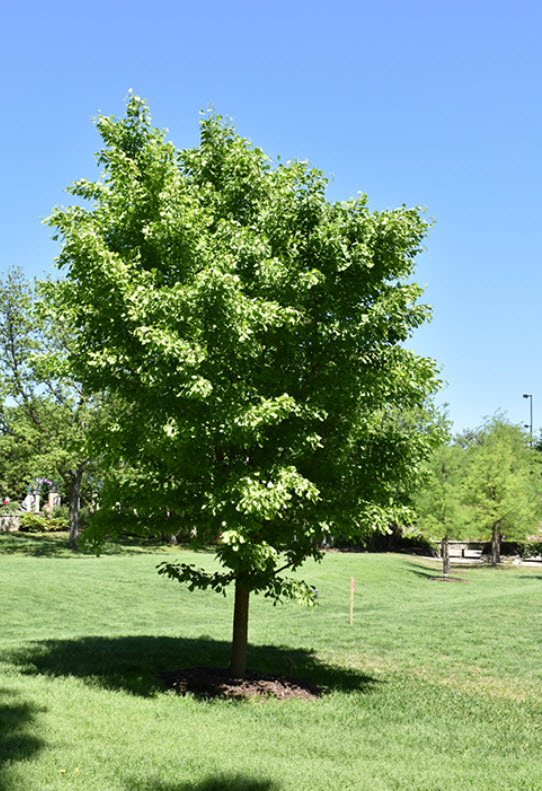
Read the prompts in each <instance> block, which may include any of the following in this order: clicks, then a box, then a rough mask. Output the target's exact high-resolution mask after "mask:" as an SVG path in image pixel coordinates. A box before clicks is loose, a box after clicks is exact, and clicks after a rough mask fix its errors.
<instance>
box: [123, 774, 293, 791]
mask: <svg viewBox="0 0 542 791" xmlns="http://www.w3.org/2000/svg"><path fill="white" fill-rule="evenodd" d="M279 788H280V786H278V785H277V783H275V781H274V780H267V779H261V778H255V777H249V776H248V775H244V774H220V775H211V776H209V777H207V778H206V779H205V780H202V781H200V782H199V783H193V782H188V783H163V782H162V781H161V780H149V781H147V782H146V783H144V785H141V782H140V781H137V782H134V783H133V784H132V783H130V782H129V783H128V785H127V791H279Z"/></svg>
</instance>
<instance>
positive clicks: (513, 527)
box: [466, 416, 542, 565]
mask: <svg viewBox="0 0 542 791" xmlns="http://www.w3.org/2000/svg"><path fill="white" fill-rule="evenodd" d="M468 453H469V469H468V476H467V480H466V487H467V491H468V495H467V496H468V499H469V502H470V503H472V505H473V508H474V512H473V515H474V519H475V522H474V524H475V526H476V529H477V530H478V532H479V534H480V535H481V536H485V537H486V538H487V539H489V540H490V541H491V562H492V563H493V565H496V564H497V563H498V562H499V561H500V545H501V539H502V536H503V534H505V533H506V536H507V538H509V539H512V540H513V539H525V538H526V536H527V535H529V534H531V533H533V534H534V533H536V532H537V531H538V528H539V525H540V518H541V516H542V513H541V507H540V497H541V494H542V492H541V487H540V462H539V454H537V453H536V451H532V450H531V449H530V448H529V447H528V441H527V439H526V437H525V434H524V432H523V431H522V429H520V428H519V427H518V426H514V425H512V424H510V423H508V422H507V421H506V420H504V419H503V418H501V417H499V416H497V417H494V418H491V419H490V420H488V421H486V423H485V424H484V425H483V426H482V428H481V429H479V430H478V431H477V432H476V437H475V439H474V440H473V441H472V443H471V445H470V447H469V451H468Z"/></svg>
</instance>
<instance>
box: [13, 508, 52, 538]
mask: <svg viewBox="0 0 542 791" xmlns="http://www.w3.org/2000/svg"><path fill="white" fill-rule="evenodd" d="M19 530H22V531H23V533H47V532H48V531H49V520H48V519H46V518H45V517H44V516H40V514H34V513H32V512H30V511H23V512H22V513H21V515H20V517H19Z"/></svg>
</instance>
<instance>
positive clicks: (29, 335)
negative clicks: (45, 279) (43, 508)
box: [0, 269, 95, 548]
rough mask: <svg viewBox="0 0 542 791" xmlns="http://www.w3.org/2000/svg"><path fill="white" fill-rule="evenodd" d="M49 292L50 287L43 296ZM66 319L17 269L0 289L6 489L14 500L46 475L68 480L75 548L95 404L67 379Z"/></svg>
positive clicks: (1, 473) (0, 477)
mask: <svg viewBox="0 0 542 791" xmlns="http://www.w3.org/2000/svg"><path fill="white" fill-rule="evenodd" d="M49 287H50V284H47V283H43V284H42V285H41V290H42V291H47V289H48V288H49ZM65 319H66V317H59V316H56V315H55V316H52V315H51V314H50V313H49V312H48V310H47V307H46V303H45V301H44V300H43V299H42V298H41V297H40V294H39V293H38V292H37V291H36V288H35V287H34V286H33V285H32V284H30V283H29V282H27V281H26V280H25V278H24V276H23V274H22V272H21V271H20V270H18V269H12V270H9V271H8V273H7V274H6V276H5V278H4V280H1V281H0V380H1V385H0V397H1V398H0V429H1V431H0V451H2V453H1V461H0V482H1V483H2V486H3V491H4V492H5V493H7V494H9V495H10V496H17V497H21V496H24V493H25V489H26V484H27V483H28V482H29V481H30V480H31V479H32V478H34V477H36V476H37V475H43V473H44V472H45V473H46V474H48V475H49V476H53V477H58V478H60V479H61V480H62V483H63V490H64V494H65V495H67V496H68V499H69V502H70V512H71V513H70V526H71V536H70V543H71V545H72V547H73V548H75V547H76V544H77V534H78V514H79V504H80V492H81V486H82V484H83V480H84V479H83V476H84V474H85V472H87V473H88V471H89V463H88V460H87V458H85V455H84V453H83V440H84V435H85V431H86V428H87V426H88V425H89V423H90V422H91V421H92V420H93V419H94V414H93V413H94V410H95V404H93V403H92V402H91V401H90V400H89V398H88V397H87V396H86V394H85V393H84V392H83V390H82V388H81V386H80V384H79V383H77V382H76V381H75V380H74V379H73V377H69V376H65V375H64V374H65V358H66V354H67V349H68V346H69V343H70V331H69V328H68V327H67V325H66V320H65Z"/></svg>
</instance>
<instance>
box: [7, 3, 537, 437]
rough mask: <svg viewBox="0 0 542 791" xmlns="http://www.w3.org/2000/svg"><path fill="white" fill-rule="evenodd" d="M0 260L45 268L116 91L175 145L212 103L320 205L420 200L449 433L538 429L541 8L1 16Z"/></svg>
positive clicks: (423, 267) (169, 9) (424, 348)
mask: <svg viewBox="0 0 542 791" xmlns="http://www.w3.org/2000/svg"><path fill="white" fill-rule="evenodd" d="M0 31H1V32H0V37H1V38H0V68H1V74H2V115H3V118H2V124H1V127H0V136H1V146H0V151H1V152H2V192H1V198H0V200H1V202H2V206H1V211H0V217H1V222H2V229H1V231H2V234H1V238H2V247H1V253H0V256H1V264H0V265H1V268H2V270H5V269H6V268H7V267H9V266H11V265H19V266H22V267H23V269H24V270H25V272H26V273H27V275H28V276H34V275H40V274H42V273H44V272H50V271H51V268H52V262H53V259H54V256H55V255H56V252H57V249H56V245H55V243H53V242H52V241H51V240H50V239H49V233H50V232H49V230H48V229H47V228H45V227H43V226H42V225H41V223H40V220H41V219H42V218H44V217H46V216H47V215H48V214H49V213H50V211H51V209H52V207H53V206H54V205H56V204H62V203H65V202H67V201H68V197H67V196H66V195H65V194H64V193H63V190H64V188H65V187H66V185H67V184H68V183H69V182H70V181H72V180H75V179H77V178H80V177H82V176H87V177H94V176H95V175H96V174H97V170H96V168H95V165H94V159H93V154H94V153H95V152H96V151H97V149H98V148H99V138H98V135H97V133H96V131H95V129H94V126H93V124H92V118H93V117H95V116H96V114H97V113H99V112H102V113H105V114H107V115H110V114H111V115H122V114H123V112H124V98H125V96H126V95H127V93H128V90H129V89H133V91H134V92H135V93H137V94H138V95H140V96H143V97H145V98H146V99H147V100H148V102H149V105H150V109H151V113H152V116H153V122H154V123H155V125H156V126H160V127H168V128H169V130H170V138H171V139H172V140H173V142H174V143H175V144H176V145H177V146H179V147H186V146H190V145H193V144H195V143H196V142H197V138H198V120H199V116H198V111H199V110H200V109H202V108H206V107H207V106H208V105H209V104H211V103H212V104H213V105H214V106H215V108H216V110H217V111H218V112H220V113H222V114H227V115H230V116H231V117H232V118H233V120H234V123H235V125H236V127H237V129H238V131H239V132H240V133H241V134H243V135H244V136H246V137H249V138H251V139H252V140H253V142H254V143H255V144H257V145H259V146H261V147H262V148H263V149H264V150H265V151H266V152H267V153H268V154H269V155H270V156H276V155H277V154H279V155H280V156H281V157H282V158H283V159H292V158H295V157H298V158H301V159H309V160H310V161H311V162H312V163H313V165H315V166H316V167H319V168H321V169H322V170H324V171H325V172H326V173H327V174H328V175H329V176H331V177H332V180H331V183H330V188H329V198H330V199H332V200H340V199H343V198H348V197H350V196H352V195H355V194H356V193H357V192H358V191H362V192H365V193H367V195H368V196H369V200H370V204H371V205H372V207H373V208H378V209H385V208H392V207H395V206H398V205H400V204H402V203H406V204H408V205H422V206H426V207H427V209H428V212H429V214H430V215H431V216H432V217H434V218H435V220H436V225H435V227H434V228H433V229H432V231H431V234H430V237H429V240H428V245H427V251H426V252H425V253H424V254H423V255H422V256H421V257H420V259H419V268H418V274H419V277H418V279H419V281H420V282H422V283H423V284H424V285H425V286H426V301H427V302H428V303H429V304H431V305H433V306H434V319H433V321H432V323H431V324H430V325H428V326H426V327H424V328H423V329H422V330H421V331H418V333H417V334H416V335H415V336H414V338H413V340H412V344H411V345H412V347H413V348H414V349H416V350H417V351H419V352H420V353H423V354H428V355H431V356H432V357H434V358H435V359H436V360H437V361H438V362H439V364H440V365H441V368H442V375H443V377H444V378H445V379H446V380H447V381H448V383H449V385H448V387H447V389H446V391H445V392H444V394H443V396H442V399H441V400H445V401H447V402H448V403H449V405H450V415H451V417H452V418H453V420H454V422H455V427H456V428H457V429H458V430H459V429H462V428H465V427H469V426H470V427H472V426H476V425H478V424H479V423H480V422H481V420H482V418H483V416H485V415H492V414H493V413H494V412H495V411H496V410H499V409H501V410H503V411H505V412H506V413H507V415H508V417H509V418H510V420H512V421H513V422H518V423H526V422H528V419H529V410H528V401H527V400H524V399H523V398H522V394H523V393H532V394H533V401H534V423H535V431H536V432H538V427H539V426H540V425H542V371H541V366H540V360H539V355H540V349H541V347H542V337H541V335H542V333H541V322H540V317H539V316H540V301H541V291H542V289H541V286H542V274H541V272H542V270H541V267H540V264H539V261H540V257H541V251H542V238H541V237H542V222H541V219H540V212H541V208H542V206H541V198H542V153H541V152H542V148H541V144H542V102H541V86H542V79H541V78H542V60H541V44H540V38H541V34H542V4H541V3H540V2H534V1H529V0H527V1H523V2H522V1H521V0H516V2H509V1H508V0H507V1H506V2H504V1H503V0H491V1H490V0H483V1H481V0H469V1H468V2H467V0H388V2H386V3H376V2H374V0H371V2H368V0H335V2H333V3H331V2H321V1H320V0H311V2H301V1H300V0H288V2H285V1H284V0H274V1H273V2H266V0H262V2H259V3H258V2H256V3H255V2H246V0H240V1H239V0H237V1H233V2H226V0H212V2H206V0H200V2H192V1H191V0H188V1H187V0H184V1H183V0H155V2H153V3H148V2H141V0H130V2H128V1H127V0H108V2H104V0H94V2H92V3H76V2H73V0H69V1H66V0H60V2H59V1H58V0H51V1H50V2H49V3H43V2H36V0H29V1H28V2H21V3H18V4H15V3H9V4H5V5H4V9H3V12H2V16H1V25H0Z"/></svg>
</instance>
